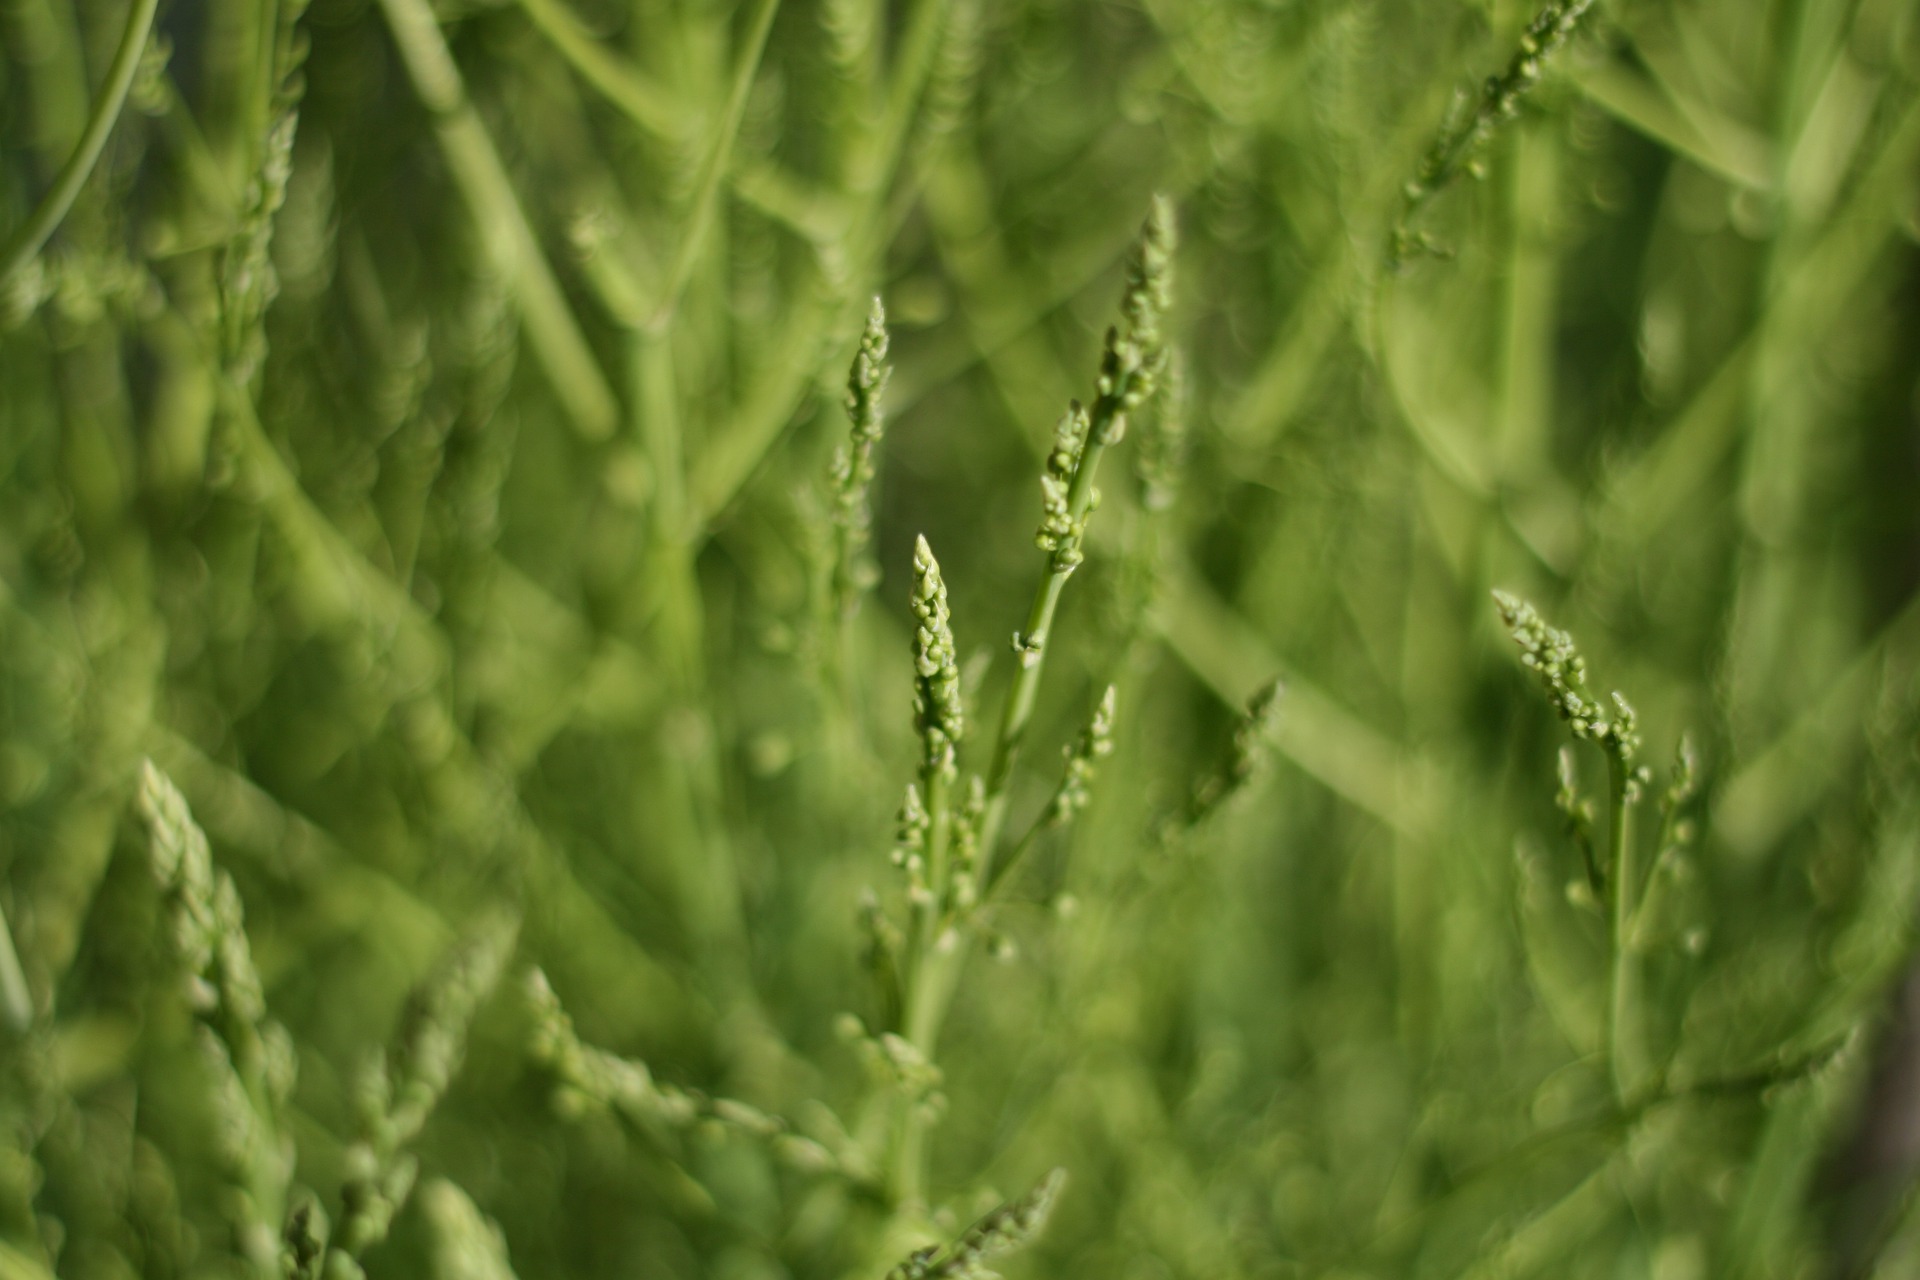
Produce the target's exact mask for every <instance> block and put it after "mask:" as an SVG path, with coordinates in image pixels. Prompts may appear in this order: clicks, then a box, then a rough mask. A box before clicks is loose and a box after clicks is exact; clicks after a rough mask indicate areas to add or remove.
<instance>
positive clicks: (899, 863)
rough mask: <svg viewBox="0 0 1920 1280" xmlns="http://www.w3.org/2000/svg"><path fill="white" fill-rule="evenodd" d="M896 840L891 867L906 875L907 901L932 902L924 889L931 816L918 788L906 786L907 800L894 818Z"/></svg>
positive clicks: (929, 893)
mask: <svg viewBox="0 0 1920 1280" xmlns="http://www.w3.org/2000/svg"><path fill="white" fill-rule="evenodd" d="M894 822H895V828H894V833H895V839H894V845H893V865H894V866H896V867H900V868H901V869H903V870H904V871H905V872H906V873H907V898H908V899H909V900H910V901H912V902H916V903H918V902H931V901H933V891H932V890H931V889H930V888H929V887H928V885H927V840H928V838H929V837H930V836H931V835H932V834H933V816H932V815H931V814H929V813H928V812H927V806H926V804H925V802H924V801H922V800H921V798H920V788H919V787H917V786H915V785H914V784H913V783H911V782H909V783H908V784H907V794H906V798H905V799H903V800H902V801H901V802H900V810H899V812H898V813H896V814H895V815H894Z"/></svg>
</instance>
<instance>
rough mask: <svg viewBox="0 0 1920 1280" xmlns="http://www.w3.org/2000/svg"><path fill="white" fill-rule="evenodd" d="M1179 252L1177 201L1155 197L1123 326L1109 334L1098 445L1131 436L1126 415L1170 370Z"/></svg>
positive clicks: (1135, 260)
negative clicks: (1169, 320) (1168, 327)
mask: <svg viewBox="0 0 1920 1280" xmlns="http://www.w3.org/2000/svg"><path fill="white" fill-rule="evenodd" d="M1175 247H1176V245H1175V233H1174V219H1173V202H1172V201H1170V200H1168V199H1167V197H1165V196H1155V197H1154V198H1153V204H1152V205H1151V206H1150V207H1149V208H1148V211H1147V221H1146V225H1145V226H1143V227H1142V228H1141V231H1140V238H1139V239H1138V240H1137V241H1135V242H1134V247H1133V254H1132V256H1131V257H1130V258H1129V259H1128V261H1127V284H1126V291H1125V292H1124V293H1123V294H1122V295H1121V298H1120V323H1119V325H1117V326H1116V327H1114V328H1112V329H1109V330H1107V340H1106V349H1105V351H1104V352H1103V353H1102V354H1101V358H1100V376H1099V380H1098V383H1097V384H1096V385H1097V386H1098V388H1099V392H1100V404H1099V405H1098V406H1097V407H1096V410H1095V412H1094V415H1093V419H1094V429H1093V436H1092V439H1093V442H1094V443H1095V444H1101V445H1108V444H1113V443H1115V442H1116V441H1118V440H1119V439H1120V437H1121V436H1122V435H1124V434H1125V433H1126V429H1127V417H1126V416H1127V414H1129V413H1131V412H1133V411H1134V410H1135V409H1138V408H1139V407H1140V406H1141V405H1143V404H1145V403H1146V402H1147V401H1148V400H1149V399H1150V398H1151V397H1152V396H1153V393H1154V392H1155V391H1156V390H1157V389H1158V388H1159V385H1160V379H1161V377H1162V375H1163V374H1164V373H1165V371H1166V367H1167V338H1166V333H1165V331H1164V329H1163V328H1162V325H1163V323H1164V321H1165V319H1166V315H1167V312H1168V311H1169V310H1170V309H1171V308H1172V306H1173V254H1174V249H1175Z"/></svg>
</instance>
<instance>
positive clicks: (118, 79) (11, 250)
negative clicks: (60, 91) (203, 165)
mask: <svg viewBox="0 0 1920 1280" xmlns="http://www.w3.org/2000/svg"><path fill="white" fill-rule="evenodd" d="M159 7H160V0H133V4H132V6H131V7H130V8H128V10H127V27H126V30H125V31H123V32H122V33H121V35H120V47H119V48H117V49H115V50H114V51H113V62H112V63H111V64H109V65H108V67H107V82H106V83H105V84H104V85H102V86H101V87H100V96H99V97H97V98H95V99H94V101H93V110H92V111H90V112H88V114H87V124H86V128H84V129H83V130H81V132H80V141H79V143H78V145H76V146H75V147H74V149H73V154H72V155H71V156H69V157H68V158H67V162H66V164H64V165H62V166H61V168H60V172H59V173H58V174H57V175H56V176H55V177H54V180H53V185H52V186H51V187H49V188H48V189H47V193H46V194H45V195H44V196H42V197H40V203H39V204H38V205H37V206H35V208H34V211H33V212H32V213H31V214H29V215H28V216H27V220H26V221H25V222H23V223H21V224H20V227H19V229H18V230H16V231H15V232H14V233H13V235H11V236H10V237H8V239H7V243H6V247H5V248H4V249H0V288H4V287H5V286H6V285H7V283H8V282H9V281H11V280H12V279H13V277H14V275H15V274H16V273H17V272H19V271H20V270H21V269H22V268H23V267H25V266H26V265H27V263H29V262H31V261H33V258H34V255H35V254H37V253H39V252H40V249H41V246H43V245H45V244H46V242H47V237H49V236H51V235H52V234H53V230H54V228H55V227H57V226H59V225H60V221H61V219H63V218H65V217H66V216H67V211H68V210H69V209H71V208H73V202H74V199H75V198H76V197H77V196H79V194H80V188H81V187H82V186H84V185H86V181H87V178H88V176H89V175H91V174H92V173H93V166H94V164H95V163H96V162H97V161H98V160H99V159H100V152H101V151H102V150H103V149H104V148H105V147H106V145H107V136H108V135H109V134H111V133H112V132H113V126H114V122H115V121H117V120H118V119H119V118H120V108H121V107H123V106H124V105H126V101H127V91H128V90H130V89H131V88H133V77H134V73H135V72H137V71H138V70H139V69H140V55H141V53H142V52H143V51H144V50H145V49H146V47H147V34H148V32H150V31H151V30H152V29H153V15H154V11H155V10H156V9H158V8H159Z"/></svg>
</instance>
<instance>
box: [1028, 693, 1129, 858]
mask: <svg viewBox="0 0 1920 1280" xmlns="http://www.w3.org/2000/svg"><path fill="white" fill-rule="evenodd" d="M1118 696H1119V695H1118V693H1117V692H1116V690H1115V689H1114V687H1113V686H1112V685H1108V686H1107V690H1106V692H1105V693H1103V694H1102V695H1101V696H1100V701H1099V702H1098V703H1096V704H1095V706H1094V708H1093V716H1092V718H1091V719H1090V720H1088V721H1087V724H1086V727H1085V728H1083V729H1082V730H1081V731H1080V737H1079V739H1078V741H1076V742H1075V743H1074V744H1073V745H1072V746H1070V747H1068V748H1067V749H1066V756H1067V772H1066V776H1065V777H1064V778H1063V779H1061V782H1060V789H1059V790H1058V791H1056V792H1054V794H1053V803H1052V804H1050V805H1049V806H1047V819H1046V820H1047V825H1048V826H1052V827H1061V826H1065V825H1066V824H1067V823H1069V822H1071V821H1073V818H1074V815H1076V814H1078V813H1079V812H1080V811H1081V810H1082V809H1085V808H1086V807H1087V804H1088V802H1089V801H1090V800H1092V798H1093V793H1092V791H1091V790H1090V788H1091V787H1092V785H1093V779H1094V775H1095V774H1096V773H1097V772H1099V767H1100V761H1102V760H1104V759H1106V758H1107V757H1108V756H1110V755H1112V754H1113V717H1114V709H1115V705H1116V699H1117V698H1118Z"/></svg>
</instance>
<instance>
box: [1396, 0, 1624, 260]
mask: <svg viewBox="0 0 1920 1280" xmlns="http://www.w3.org/2000/svg"><path fill="white" fill-rule="evenodd" d="M1593 4H1594V0H1552V2H1551V3H1549V4H1548V5H1547V6H1546V8H1544V9H1542V10H1541V11H1540V12H1539V13H1537V14H1535V15H1534V18H1533V21H1531V22H1529V23H1528V24H1527V28H1526V30H1525V31H1524V32H1522V33H1521V35H1520V44H1519V47H1518V48H1517V49H1515V51H1514V55H1513V58H1512V59H1511V60H1510V61H1509V62H1508V63H1507V69H1506V71H1505V72H1503V73H1502V74H1500V75H1497V76H1490V77H1488V79H1487V82H1486V83H1485V84H1484V85H1482V86H1481V88H1480V95H1479V99H1478V101H1475V102H1473V103H1472V105H1471V107H1470V108H1469V106H1468V102H1469V99H1468V96H1467V95H1465V94H1464V93H1463V94H1462V95H1461V96H1460V97H1459V98H1458V99H1456V102H1455V106H1454V109H1453V112H1452V114H1451V116H1450V117H1449V119H1448V121H1447V123H1446V125H1444V126H1443V127H1442V128H1441V130H1440V133H1439V135H1438V136H1437V137H1435V138H1434V140H1433V143H1432V145H1430V146H1429V147H1428V148H1427V152H1426V154H1425V155H1424V156H1422V157H1421V158H1420V166H1419V168H1418V169H1417V170H1416V171H1415V173H1414V176H1413V177H1412V178H1411V179H1409V180H1408V182H1407V184H1406V187H1405V188H1404V190H1403V191H1402V197H1403V202H1404V203H1403V209H1402V213H1401V217H1400V221H1399V222H1398V223H1397V224H1396V225H1395V227H1394V229H1393V236H1392V241H1391V244H1390V245H1389V251H1388V259H1389V263H1390V264H1391V265H1394V266H1398V265H1399V264H1401V263H1402V262H1404V261H1405V260H1406V259H1408V258H1409V257H1412V256H1413V255H1414V254H1416V253H1436V252H1439V246H1438V245H1437V244H1436V242H1435V241H1434V239H1433V237H1432V236H1430V235H1428V234H1427V233H1426V232H1423V231H1419V230H1417V229H1416V228H1415V227H1414V226H1413V220H1414V218H1415V217H1416V216H1417V215H1418V213H1419V212H1420V210H1421V209H1422V208H1424V207H1425V206H1426V205H1427V203H1428V202H1430V201H1431V200H1432V199H1433V197H1434V196H1435V195H1436V194H1437V193H1439V192H1440V191H1441V190H1442V189H1444V188H1445V187H1446V186H1448V185H1449V184H1450V183H1452V182H1453V181H1454V180H1455V179H1456V178H1458V177H1459V176H1460V175H1461V174H1462V173H1465V174H1468V175H1470V176H1472V177H1474V178H1482V177H1485V176H1486V166H1485V165H1484V164H1483V163H1482V162H1481V160H1480V158H1479V157H1480V153H1481V152H1482V151H1484V150H1485V149H1486V146H1487V142H1488V141H1489V140H1490V139H1491V138H1492V137H1493V135H1494V133H1495V132H1496V130H1498V129H1499V127H1500V126H1501V125H1503V124H1505V123H1506V122H1507V121H1509V120H1512V119H1513V118H1514V117H1515V116H1517V115H1518V114H1519V113H1520V104H1521V102H1522V101H1523V100H1524V99H1525V98H1526V96H1527V94H1528V93H1530V92H1532V90H1533V88H1534V86H1535V85H1536V84H1538V83H1539V81H1540V75H1541V73H1542V71H1543V70H1544V69H1545V66H1546V63H1547V60H1548V59H1550V58H1551V57H1552V56H1553V55H1554V54H1555V53H1557V52H1559V50H1560V48H1561V46H1563V45H1565V44H1566V43H1567V41H1568V40H1569V39H1571V38H1572V36H1573V33H1574V31H1575V30H1576V29H1577V28H1578V27H1579V25H1580V19H1581V18H1583V17H1585V16H1586V13H1587V11H1588V10H1589V9H1591V8H1593Z"/></svg>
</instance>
